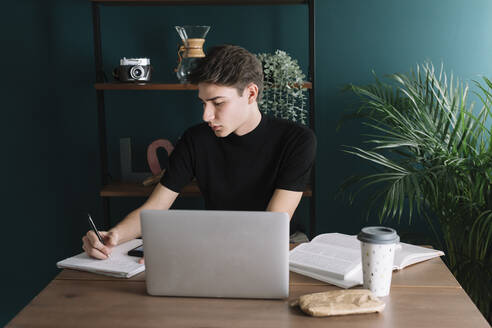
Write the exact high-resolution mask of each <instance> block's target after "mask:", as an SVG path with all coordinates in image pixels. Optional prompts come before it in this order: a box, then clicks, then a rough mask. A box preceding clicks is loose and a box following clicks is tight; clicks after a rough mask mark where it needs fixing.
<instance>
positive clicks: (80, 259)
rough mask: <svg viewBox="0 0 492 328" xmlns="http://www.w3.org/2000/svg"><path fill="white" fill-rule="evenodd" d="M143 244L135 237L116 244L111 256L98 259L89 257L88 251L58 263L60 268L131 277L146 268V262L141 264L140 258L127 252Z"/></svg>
mask: <svg viewBox="0 0 492 328" xmlns="http://www.w3.org/2000/svg"><path fill="white" fill-rule="evenodd" d="M141 244H142V240H140V239H134V240H130V241H128V242H126V243H123V244H121V245H118V246H116V247H115V248H114V249H113V252H112V253H111V257H109V258H108V259H106V260H98V259H94V258H91V257H89V256H88V255H87V254H86V253H80V254H78V255H75V256H72V257H69V258H67V259H65V260H63V261H60V262H58V263H57V266H58V267H59V268H69V269H77V270H84V271H89V272H94V273H100V274H104V275H109V276H116V277H127V278H129V277H131V276H133V275H135V274H137V273H140V272H142V271H144V270H145V265H144V264H139V263H138V261H139V258H138V257H134V256H128V255H127V252H128V251H129V250H130V249H133V248H135V247H137V246H140V245H141Z"/></svg>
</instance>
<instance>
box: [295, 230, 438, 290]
mask: <svg viewBox="0 0 492 328" xmlns="http://www.w3.org/2000/svg"><path fill="white" fill-rule="evenodd" d="M360 252H361V251H360V241H359V240H358V239H357V236H350V235H344V234H340V233H325V234H321V235H318V236H316V237H315V238H313V240H312V241H311V242H309V243H304V244H301V245H299V246H297V247H296V248H294V249H293V250H291V251H290V257H289V268H290V271H293V272H296V273H299V274H303V275H306V276H308V277H311V278H315V279H318V280H321V281H325V282H328V283H331V284H333V285H336V286H339V287H343V288H350V287H353V286H357V285H360V284H362V264H361V253H360ZM442 255H444V253H443V252H442V251H438V250H434V249H429V248H425V247H420V246H415V245H410V244H405V243H399V244H398V245H397V247H396V251H395V260H394V263H393V270H400V269H403V268H404V267H406V266H408V265H411V264H414V263H418V262H421V261H425V260H428V259H431V258H433V257H438V256H442Z"/></svg>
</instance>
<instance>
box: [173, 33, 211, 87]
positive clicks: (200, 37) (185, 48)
mask: <svg viewBox="0 0 492 328" xmlns="http://www.w3.org/2000/svg"><path fill="white" fill-rule="evenodd" d="M175 28H176V31H177V32H178V34H179V36H180V37H181V40H183V45H182V46H180V47H179V50H178V58H179V59H178V60H179V61H178V67H177V68H176V69H175V70H174V71H175V72H176V75H177V77H178V80H179V82H181V83H189V81H188V76H189V75H190V73H191V71H192V70H193V69H194V68H195V66H196V62H197V60H198V59H199V58H202V57H205V52H203V44H204V43H205V37H206V36H207V33H208V31H209V30H210V26H192V25H185V26H175Z"/></svg>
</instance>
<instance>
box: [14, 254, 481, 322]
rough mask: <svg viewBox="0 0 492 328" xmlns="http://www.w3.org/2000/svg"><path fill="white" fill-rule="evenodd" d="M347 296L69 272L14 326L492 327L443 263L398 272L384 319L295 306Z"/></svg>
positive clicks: (299, 282)
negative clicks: (216, 291) (316, 314)
mask: <svg viewBox="0 0 492 328" xmlns="http://www.w3.org/2000/svg"><path fill="white" fill-rule="evenodd" d="M337 289H339V288H338V287H336V286H332V285H329V284H327V283H324V282H321V281H318V280H315V279H311V278H308V277H305V276H302V275H299V274H296V273H292V272H291V274H290V290H289V298H288V299H284V300H251V299H218V298H192V297H154V296H149V295H147V293H146V287H145V273H142V274H140V275H137V276H135V277H133V278H130V279H119V278H111V277H106V276H101V275H96V274H92V273H87V272H80V271H74V270H63V271H62V272H61V273H60V274H59V275H58V276H57V277H55V279H54V280H53V281H52V282H51V283H50V284H49V285H48V286H47V287H46V288H45V289H44V290H43V291H42V292H41V293H40V294H39V295H37V296H36V297H35V298H34V299H33V300H32V301H31V302H30V303H29V304H28V305H27V306H26V307H25V308H24V309H23V310H22V311H21V312H20V313H19V314H18V315H17V316H16V317H15V318H14V319H13V320H12V321H11V322H10V323H9V324H8V326H12V327H52V326H59V325H61V326H64V327H88V326H94V327H101V326H118V327H284V326H289V327H328V326H329V327H350V328H352V327H354V328H357V327H378V328H379V327H412V328H414V327H460V328H462V327H489V325H488V323H487V321H486V320H485V319H484V317H483V316H482V315H481V313H480V312H479V311H478V309H477V308H476V306H475V305H474V304H473V303H472V301H471V300H470V298H469V297H468V295H466V293H465V292H464V291H463V289H462V288H461V287H460V285H459V284H458V283H457V281H456V280H455V279H454V277H453V275H452V274H451V273H450V272H449V270H448V269H447V268H446V266H445V265H444V263H443V262H442V261H441V259H439V258H436V259H432V260H429V261H425V262H423V263H419V264H415V265H413V266H410V267H407V268H405V269H403V270H400V271H396V272H394V273H393V279H392V286H391V293H390V295H389V296H387V297H382V298H381V299H382V300H383V301H384V302H385V303H386V308H385V310H384V311H383V312H382V313H379V314H361V315H350V316H334V317H326V318H313V317H309V316H307V315H305V314H303V313H302V312H301V311H300V310H299V309H298V308H292V307H290V306H289V303H290V302H291V301H293V300H294V299H296V298H298V297H299V296H300V295H304V294H308V293H315V292H323V291H329V290H337Z"/></svg>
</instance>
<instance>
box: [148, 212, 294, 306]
mask: <svg viewBox="0 0 492 328" xmlns="http://www.w3.org/2000/svg"><path fill="white" fill-rule="evenodd" d="M140 216H141V224H142V237H143V241H144V248H145V267H146V284H147V292H148V293H149V294H151V295H166V296H195V297H237V298H285V297H288V295H289V216H288V214H287V213H275V212H242V211H198V210H168V211H163V210H142V211H141V214H140Z"/></svg>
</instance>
